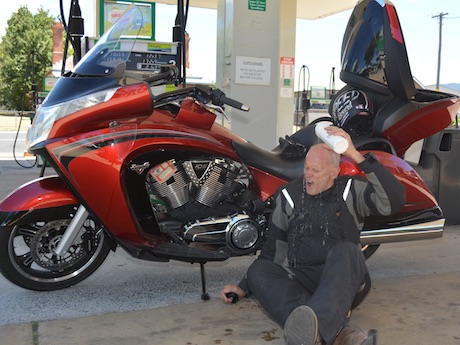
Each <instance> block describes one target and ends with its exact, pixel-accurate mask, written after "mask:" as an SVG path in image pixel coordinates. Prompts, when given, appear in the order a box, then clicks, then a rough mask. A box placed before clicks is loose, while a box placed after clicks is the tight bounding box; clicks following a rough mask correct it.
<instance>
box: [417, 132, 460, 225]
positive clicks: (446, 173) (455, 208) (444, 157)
mask: <svg viewBox="0 0 460 345" xmlns="http://www.w3.org/2000/svg"><path fill="white" fill-rule="evenodd" d="M417 170H418V171H421V174H420V175H421V176H422V178H423V179H424V180H425V182H426V183H427V185H428V186H429V187H430V188H431V191H432V192H433V194H434V196H435V197H436V199H437V200H438V202H439V206H440V207H441V209H442V211H443V213H444V217H445V218H446V224H450V225H452V224H460V203H459V200H460V128H446V129H444V130H443V131H441V132H439V133H436V134H435V135H432V136H431V137H428V138H426V139H425V141H424V143H423V148H422V153H421V155H420V161H419V169H417Z"/></svg>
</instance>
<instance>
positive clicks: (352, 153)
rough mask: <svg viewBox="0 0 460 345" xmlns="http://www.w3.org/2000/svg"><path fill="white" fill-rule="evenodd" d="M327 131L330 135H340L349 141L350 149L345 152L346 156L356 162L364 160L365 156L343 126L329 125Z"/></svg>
mask: <svg viewBox="0 0 460 345" xmlns="http://www.w3.org/2000/svg"><path fill="white" fill-rule="evenodd" d="M325 130H326V132H327V133H328V134H330V135H339V136H341V137H344V138H345V139H346V140H347V141H348V149H347V150H346V151H345V152H344V153H343V155H344V156H346V157H349V158H351V159H352V160H353V161H354V162H355V163H357V164H359V163H361V162H363V161H364V159H365V158H364V156H363V155H362V154H361V153H360V152H359V151H358V150H356V148H355V145H354V144H353V141H352V140H351V137H350V135H349V134H348V133H347V132H345V131H344V130H343V129H342V128H339V127H336V126H329V127H326V128H325Z"/></svg>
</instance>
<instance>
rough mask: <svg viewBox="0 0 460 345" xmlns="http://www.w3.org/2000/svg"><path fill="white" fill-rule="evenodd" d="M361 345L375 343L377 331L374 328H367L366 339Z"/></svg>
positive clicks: (375, 344)
mask: <svg viewBox="0 0 460 345" xmlns="http://www.w3.org/2000/svg"><path fill="white" fill-rule="evenodd" d="M361 345H377V331H376V330H375V329H371V330H369V332H368V333H367V338H366V340H364V341H363V342H362V343H361Z"/></svg>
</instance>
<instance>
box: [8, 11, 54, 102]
mask: <svg viewBox="0 0 460 345" xmlns="http://www.w3.org/2000/svg"><path fill="white" fill-rule="evenodd" d="M53 22H54V18H53V17H51V16H49V14H48V11H45V10H43V9H42V8H40V9H39V10H38V12H37V13H36V14H35V15H33V14H32V13H31V12H30V11H29V10H28V8H27V6H22V7H20V8H19V10H18V11H17V12H15V13H13V15H12V16H11V18H10V19H9V20H8V23H7V24H8V25H7V28H6V33H5V36H3V37H2V41H1V42H0V58H1V59H0V61H1V62H0V95H1V96H0V103H1V104H3V105H5V106H6V107H7V108H9V109H14V110H32V109H33V100H32V97H31V91H33V90H32V86H33V85H32V84H33V83H34V84H35V85H36V91H37V92H38V91H42V89H43V78H44V74H45V73H46V70H47V69H49V68H50V67H51V55H52V49H53V32H52V25H53Z"/></svg>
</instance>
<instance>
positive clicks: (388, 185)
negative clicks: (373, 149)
mask: <svg viewBox="0 0 460 345" xmlns="http://www.w3.org/2000/svg"><path fill="white" fill-rule="evenodd" d="M326 131H327V132H328V133H329V134H332V135H340V136H342V137H344V138H345V139H347V141H348V149H347V150H346V151H345V152H344V154H343V155H344V156H346V157H348V158H351V159H352V160H353V161H354V162H355V163H356V164H357V165H358V166H359V167H360V168H361V170H363V171H364V173H365V174H366V177H367V181H360V180H357V179H354V180H353V189H352V190H353V191H354V192H353V193H352V194H351V196H352V197H353V201H352V202H350V201H349V200H348V201H347V204H349V203H352V204H353V206H354V208H355V209H356V212H357V213H358V215H359V216H360V218H361V217H366V216H369V215H370V214H374V215H384V216H386V215H389V214H392V213H394V212H397V211H398V210H400V209H401V208H402V207H404V204H405V202H406V190H405V187H404V185H403V184H402V183H401V182H400V181H399V180H398V179H397V178H396V177H395V176H394V175H393V174H392V173H391V172H390V171H389V170H388V169H387V168H385V167H384V166H383V165H381V164H380V163H379V162H378V161H377V160H376V159H375V157H374V156H373V155H372V154H367V155H366V156H363V155H362V154H361V153H360V152H359V151H358V150H356V148H355V146H354V145H353V141H352V140H351V137H350V135H349V134H348V133H346V132H345V131H344V130H343V129H341V128H338V127H335V126H330V127H327V128H326ZM368 182H369V183H368ZM349 206H350V205H349ZM358 222H359V223H361V222H362V219H359V220H358Z"/></svg>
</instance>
